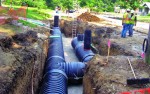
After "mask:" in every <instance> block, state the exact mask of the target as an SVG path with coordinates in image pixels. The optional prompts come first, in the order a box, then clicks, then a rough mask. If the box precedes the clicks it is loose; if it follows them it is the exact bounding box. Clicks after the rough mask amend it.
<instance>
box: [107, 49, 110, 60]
mask: <svg viewBox="0 0 150 94" xmlns="http://www.w3.org/2000/svg"><path fill="white" fill-rule="evenodd" d="M109 53H110V47H108V54H107V62H108V57H109Z"/></svg>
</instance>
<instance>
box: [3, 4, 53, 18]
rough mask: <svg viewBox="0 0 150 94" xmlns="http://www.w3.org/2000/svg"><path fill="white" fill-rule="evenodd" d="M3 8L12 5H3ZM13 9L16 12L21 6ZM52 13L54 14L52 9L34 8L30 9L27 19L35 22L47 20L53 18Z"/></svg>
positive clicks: (28, 9)
mask: <svg viewBox="0 0 150 94" xmlns="http://www.w3.org/2000/svg"><path fill="white" fill-rule="evenodd" d="M3 6H5V7H10V5H3ZM12 7H13V8H14V9H15V10H16V9H18V8H20V7H21V6H12ZM50 12H52V10H50V9H38V8H34V7H28V8H27V15H26V17H27V18H30V19H35V20H46V19H48V18H50V17H52V15H50Z"/></svg>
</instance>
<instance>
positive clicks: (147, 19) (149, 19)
mask: <svg viewBox="0 0 150 94" xmlns="http://www.w3.org/2000/svg"><path fill="white" fill-rule="evenodd" d="M103 14H108V15H113V16H114V17H120V18H122V16H123V14H122V13H114V12H103ZM137 20H138V21H140V22H148V23H150V16H140V15H138V16H137Z"/></svg>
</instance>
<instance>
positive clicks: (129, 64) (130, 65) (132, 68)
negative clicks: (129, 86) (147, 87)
mask: <svg viewBox="0 0 150 94" xmlns="http://www.w3.org/2000/svg"><path fill="white" fill-rule="evenodd" d="M127 59H128V63H129V65H130V67H131V70H132V73H133V75H134V78H135V79H136V76H135V72H134V70H133V67H132V65H131V62H130V60H129V58H128V57H127Z"/></svg>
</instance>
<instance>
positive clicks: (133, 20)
mask: <svg viewBox="0 0 150 94" xmlns="http://www.w3.org/2000/svg"><path fill="white" fill-rule="evenodd" d="M134 23H135V15H133V16H132V17H131V19H130V24H134Z"/></svg>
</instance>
